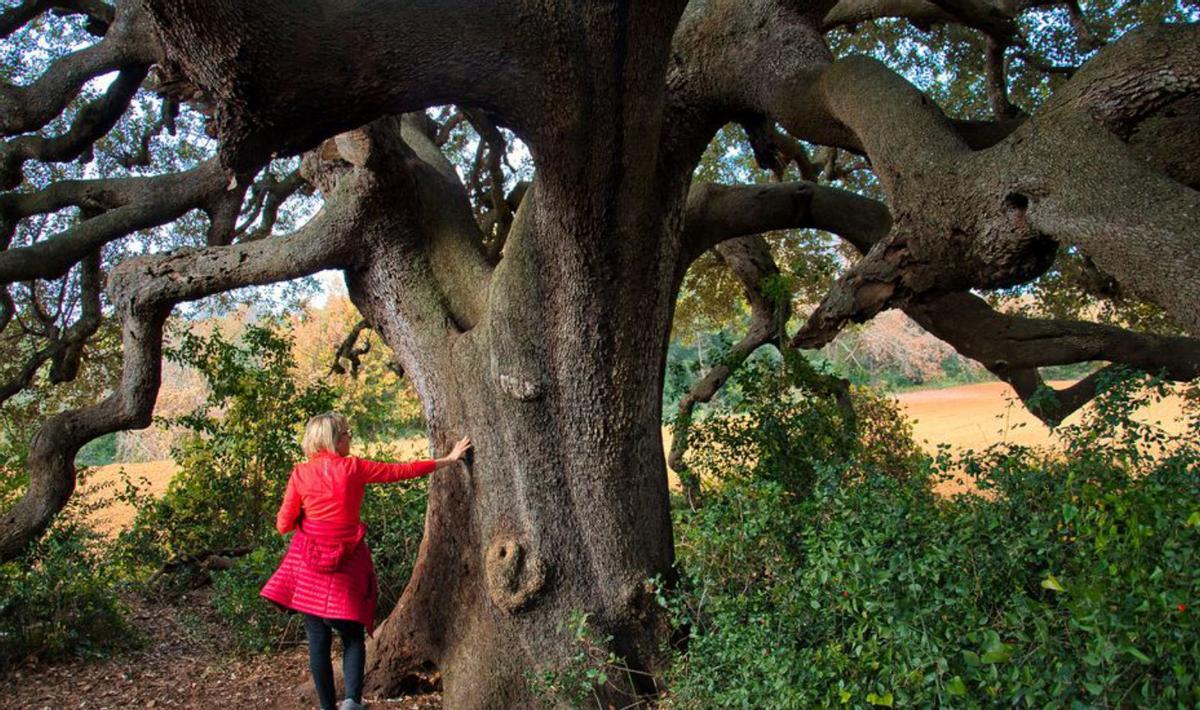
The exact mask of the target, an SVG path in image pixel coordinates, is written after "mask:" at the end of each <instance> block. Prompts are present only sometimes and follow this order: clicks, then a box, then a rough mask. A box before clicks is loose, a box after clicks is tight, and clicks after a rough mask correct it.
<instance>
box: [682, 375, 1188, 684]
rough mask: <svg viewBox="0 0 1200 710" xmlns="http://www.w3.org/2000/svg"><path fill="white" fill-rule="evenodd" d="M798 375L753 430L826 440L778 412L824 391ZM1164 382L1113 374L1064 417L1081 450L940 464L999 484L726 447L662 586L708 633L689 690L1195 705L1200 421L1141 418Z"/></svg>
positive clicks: (972, 456)
mask: <svg viewBox="0 0 1200 710" xmlns="http://www.w3.org/2000/svg"><path fill="white" fill-rule="evenodd" d="M785 384H787V383H781V385H780V387H781V389H780V390H779V393H780V397H778V398H776V400H775V403H774V404H772V405H771V406H770V407H758V408H755V407H751V408H750V411H749V412H744V413H741V414H740V416H741V417H742V418H743V419H744V418H745V417H746V416H747V415H748V416H749V417H750V418H751V419H753V420H754V425H753V426H750V427H745V426H742V427H740V428H739V431H750V432H759V433H758V434H756V435H757V436H762V437H784V438H791V439H799V441H793V442H791V443H788V442H787V441H784V442H776V443H775V444H773V446H774V447H775V448H784V447H790V448H791V450H802V449H803V447H804V446H809V447H810V448H811V439H812V438H813V437H814V436H815V437H817V439H818V440H819V439H820V436H821V435H822V432H823V431H824V429H823V427H822V426H821V424H820V421H819V420H818V421H814V422H810V425H809V426H808V427H807V429H806V430H804V429H801V430H796V429H790V430H783V429H779V428H775V427H773V426H772V423H773V422H774V421H776V420H778V419H779V418H780V412H781V411H782V410H784V409H786V403H787V402H791V403H792V405H791V406H795V407H799V408H804V404H803V396H799V397H798V396H797V395H796V392H795V390H794V389H789V388H784V387H783V385H785ZM1159 394H1160V393H1158V392H1157V391H1156V386H1155V385H1154V384H1153V383H1152V384H1151V385H1150V386H1148V387H1147V386H1146V385H1145V384H1144V383H1142V382H1139V381H1136V380H1134V379H1132V378H1126V379H1121V380H1114V381H1112V382H1110V383H1109V389H1108V391H1107V393H1106V394H1105V395H1104V397H1103V398H1102V400H1101V401H1100V402H1099V403H1098V406H1097V407H1096V408H1095V411H1093V412H1092V413H1091V414H1090V415H1089V416H1088V417H1087V418H1086V419H1085V421H1084V422H1083V424H1081V425H1080V426H1077V427H1072V428H1069V429H1065V430H1063V431H1061V432H1060V435H1061V436H1062V437H1063V443H1064V445H1065V450H1066V452H1067V455H1066V456H1063V455H1062V453H1061V452H1058V453H1053V452H1048V451H1038V450H1033V449H1026V448H1020V447H1012V446H1009V447H997V448H993V449H990V450H988V451H985V452H982V453H967V454H965V455H963V456H962V457H960V458H958V459H954V460H951V458H950V457H949V456H942V457H940V458H939V460H936V461H929V460H925V461H924V462H921V463H920V464H919V467H920V468H922V469H924V471H925V472H927V473H932V474H935V475H937V474H942V475H949V473H947V472H950V471H964V470H965V471H967V472H969V473H971V474H972V475H973V476H974V477H975V478H976V480H977V482H978V485H979V486H980V487H981V489H983V493H984V494H983V495H961V496H958V497H956V498H954V499H950V500H945V499H941V498H939V497H937V496H935V495H933V494H932V493H931V492H930V490H929V486H928V484H927V483H926V482H925V481H926V477H925V476H907V477H906V476H897V475H895V472H894V471H888V470H886V469H885V468H881V467H880V466H879V465H878V464H877V463H876V464H872V463H871V457H870V456H864V455H863V453H862V452H860V453H858V454H856V455H854V456H852V457H850V458H848V459H844V460H841V461H838V460H836V459H833V458H831V457H828V456H823V457H821V458H813V459H808V460H797V459H790V460H777V461H771V460H767V461H765V462H764V461H763V460H761V459H760V460H758V461H755V462H752V463H750V464H746V463H745V462H743V461H740V460H738V459H736V458H732V457H726V458H722V457H720V456H717V457H715V458H714V457H713V456H711V455H710V456H708V459H707V461H706V463H707V465H708V466H709V467H710V468H709V469H708V470H705V471H703V473H704V474H705V475H706V476H713V477H716V478H717V479H719V480H720V482H721V484H720V485H718V486H714V487H713V488H712V489H710V490H708V491H707V494H706V496H705V498H704V499H703V504H702V505H701V506H699V507H698V508H697V509H695V510H692V509H688V508H682V509H680V510H678V511H677V514H676V521H677V526H676V531H677V550H678V564H679V568H680V574H681V583H680V585H679V587H678V588H677V589H676V590H674V591H672V592H669V593H664V595H663V602H664V603H665V604H666V605H667V606H668V607H669V609H670V610H671V611H672V613H673V616H674V618H675V621H676V623H677V624H678V625H679V626H680V627H681V628H683V629H685V630H687V631H688V632H689V639H688V642H687V644H686V646H685V647H684V648H683V649H681V650H677V652H676V653H677V656H676V662H675V664H674V667H673V669H672V671H671V677H670V678H669V687H670V688H671V689H672V690H671V692H672V696H671V700H670V702H671V703H672V704H674V705H676V706H680V707H716V706H720V707H738V706H741V707H761V706H763V705H764V703H765V704H766V705H769V706H772V707H818V706H826V707H829V706H842V705H846V706H850V707H862V706H866V705H876V706H884V707H888V706H896V707H899V706H929V705H948V706H951V707H975V706H991V705H998V704H1003V705H1017V706H1021V707H1061V706H1066V705H1073V704H1074V705H1076V706H1078V707H1127V706H1158V707H1192V706H1194V705H1195V704H1196V703H1197V702H1198V701H1200V675H1197V673H1198V669H1200V633H1198V631H1200V624H1198V623H1197V621H1196V613H1197V609H1196V608H1195V605H1196V604H1197V603H1198V602H1200V482H1198V477H1197V476H1198V465H1197V461H1198V458H1200V446H1198V442H1200V419H1197V417H1196V416H1195V415H1193V417H1192V420H1191V421H1190V426H1189V428H1188V431H1187V433H1186V434H1185V435H1183V436H1177V437H1176V436H1168V435H1166V434H1164V433H1163V432H1161V431H1160V430H1158V429H1156V428H1154V427H1151V426H1147V425H1144V424H1138V423H1137V422H1134V421H1132V420H1131V418H1130V416H1129V415H1130V413H1131V412H1132V411H1133V410H1134V409H1135V408H1136V407H1137V406H1138V405H1140V404H1141V403H1144V401H1145V400H1148V399H1153V398H1155V397H1157V396H1159ZM780 402H783V403H785V404H780ZM809 409H811V408H809ZM719 418H720V417H714V419H719ZM718 426H719V425H718ZM699 438H700V439H703V437H699ZM716 438H717V439H718V440H719V439H720V436H719V435H717V437H716ZM806 441H807V443H806ZM866 453H869V452H866ZM700 458H703V457H700ZM797 472H799V473H797ZM798 483H801V484H802V485H800V486H798V485H797V484H798Z"/></svg>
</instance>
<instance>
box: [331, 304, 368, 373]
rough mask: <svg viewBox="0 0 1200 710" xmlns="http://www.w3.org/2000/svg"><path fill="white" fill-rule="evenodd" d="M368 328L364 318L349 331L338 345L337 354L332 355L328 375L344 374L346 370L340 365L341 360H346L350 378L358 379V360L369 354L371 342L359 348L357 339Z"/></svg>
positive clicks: (359, 365)
mask: <svg viewBox="0 0 1200 710" xmlns="http://www.w3.org/2000/svg"><path fill="white" fill-rule="evenodd" d="M370 328H371V326H370V325H369V324H368V323H367V321H366V319H365V318H364V319H362V320H360V321H359V322H358V323H356V324H355V325H354V327H353V328H351V329H350V332H349V333H347V334H346V337H345V338H343V339H342V342H341V344H340V345H338V348H337V352H335V353H334V354H333V364H332V365H330V366H329V373H330V374H338V375H344V374H346V368H345V367H344V366H343V365H342V360H346V361H347V362H349V363H350V377H352V378H357V377H358V369H359V367H361V366H362V363H361V361H360V360H359V358H360V357H362V356H363V355H366V354H367V353H369V352H371V341H369V340H368V341H367V342H366V343H365V344H364V345H362V346H360V345H359V344H358V338H359V336H360V335H362V332H363V331H364V330H370Z"/></svg>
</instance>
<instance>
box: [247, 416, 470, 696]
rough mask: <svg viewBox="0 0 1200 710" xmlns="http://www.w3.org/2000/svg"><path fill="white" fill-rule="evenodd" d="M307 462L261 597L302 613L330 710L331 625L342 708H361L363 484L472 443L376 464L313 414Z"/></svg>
mask: <svg viewBox="0 0 1200 710" xmlns="http://www.w3.org/2000/svg"><path fill="white" fill-rule="evenodd" d="M301 446H302V448H303V449H304V453H305V455H307V456H308V461H306V462H304V463H301V464H299V465H297V466H296V467H295V468H294V469H292V475H291V478H290V479H288V485H287V491H286V492H285V493H284V494H283V503H282V505H280V506H279V514H278V515H277V516H276V518H275V526H276V527H277V528H278V529H279V532H280V534H283V535H286V534H287V533H289V532H291V531H292V530H295V531H296V534H295V536H293V538H292V544H291V546H289V547H288V551H287V554H285V555H284V557H283V561H282V562H281V563H280V564H279V569H278V570H276V572H275V574H273V575H272V576H271V579H270V580H268V581H267V583H266V585H265V586H264V587H263V588H262V592H261V594H262V596H264V597H266V598H267V599H270V600H271V601H273V602H275V603H276V604H279V605H280V606H283V607H286V608H288V609H294V610H295V611H298V612H301V613H302V614H303V615H304V631H305V633H306V634H307V636H308V667H309V670H310V671H312V676H313V683H314V684H315V685H316V687H317V697H318V698H320V701H321V707H322V708H323V709H326V710H332V708H333V705H334V693H333V690H334V689H333V664H332V662H331V661H330V657H329V651H330V646H331V644H332V640H333V633H332V632H333V631H334V630H336V631H337V632H338V635H339V636H341V637H342V651H343V652H342V675H343V676H344V678H345V682H346V699H345V700H343V701H342V705H341V709H342V710H357V709H358V708H361V707H363V706H362V681H363V668H364V666H365V663H366V642H365V639H364V630H365V631H366V632H367V633H369V632H370V631H372V630H374V627H375V599H376V592H377V589H376V585H375V568H374V566H373V565H372V563H371V552H370V550H368V549H367V544H366V542H365V541H364V540H363V537H364V535H365V533H366V526H365V525H363V523H362V521H361V520H359V511H360V510H361V508H362V499H363V488H364V486H366V484H368V483H390V482H392V481H399V480H402V479H405V478H419V477H420V476H425V475H428V474H430V473H433V472H434V471H436V470H438V469H440V468H445V467H446V466H450V465H451V464H453V463H455V462H457V461H459V460H461V459H462V457H463V455H464V454H465V453H466V452H467V450H468V449H470V448H471V440H470V439H469V438H467V437H463V438H462V440H461V441H459V442H458V443H457V444H455V445H454V448H453V449H452V450H451V451H450V454H449V455H448V456H447V457H446V458H442V459H428V460H422V461H413V462H411V463H381V462H379V461H367V460H364V459H360V458H358V457H355V456H350V455H349V454H350V426H349V423H348V422H347V421H346V418H345V417H344V416H342V415H341V414H337V413H334V412H330V413H327V414H320V415H318V416H315V417H313V418H312V419H310V420H309V421H308V426H307V427H306V428H305V431H304V441H303V442H302V444H301Z"/></svg>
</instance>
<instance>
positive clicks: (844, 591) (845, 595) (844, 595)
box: [842, 589, 1183, 611]
mask: <svg viewBox="0 0 1200 710" xmlns="http://www.w3.org/2000/svg"><path fill="white" fill-rule="evenodd" d="M842 596H843V597H847V598H849V596H850V592H847V591H846V590H844V589H843V590H842ZM1180 606H1183V605H1182V604H1180ZM1180 611H1183V610H1182V609H1180Z"/></svg>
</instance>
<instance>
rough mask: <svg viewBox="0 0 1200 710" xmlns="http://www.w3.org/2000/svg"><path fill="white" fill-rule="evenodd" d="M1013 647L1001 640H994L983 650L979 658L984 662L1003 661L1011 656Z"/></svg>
mask: <svg viewBox="0 0 1200 710" xmlns="http://www.w3.org/2000/svg"><path fill="white" fill-rule="evenodd" d="M1012 654H1013V647H1012V646H1010V645H1008V644H1006V643H1004V642H1003V641H996V642H994V643H993V644H992V645H991V646H989V647H988V650H987V651H985V652H984V654H983V658H982V659H981V660H982V661H983V662H984V663H1004V662H1005V661H1007V660H1008V659H1010V658H1012Z"/></svg>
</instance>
